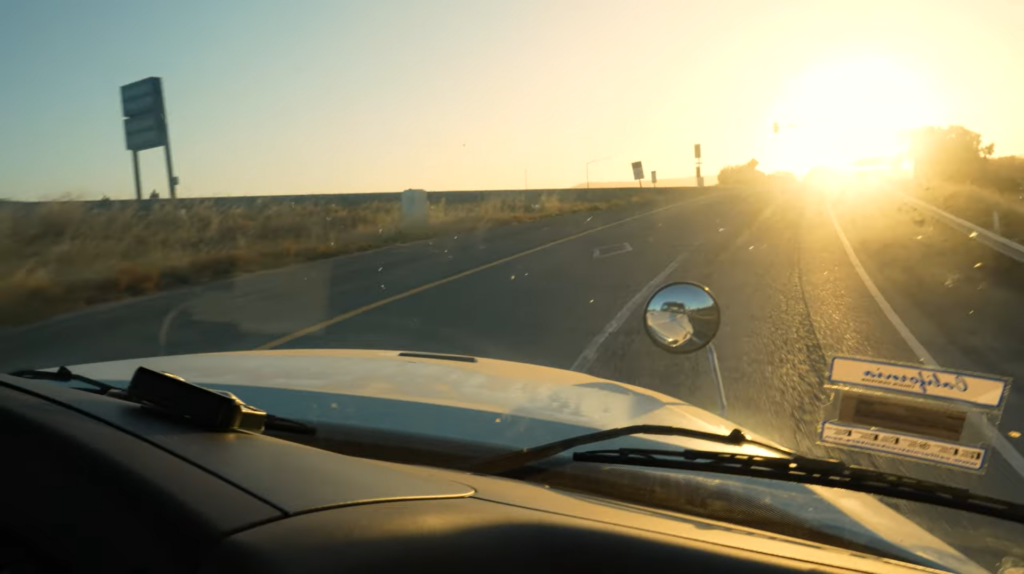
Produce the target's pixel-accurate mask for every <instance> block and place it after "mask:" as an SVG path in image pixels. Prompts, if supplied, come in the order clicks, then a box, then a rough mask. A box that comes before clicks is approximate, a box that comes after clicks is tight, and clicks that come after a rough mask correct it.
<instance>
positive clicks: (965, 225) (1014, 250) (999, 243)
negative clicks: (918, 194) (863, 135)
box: [902, 193, 1024, 263]
mask: <svg viewBox="0 0 1024 574" xmlns="http://www.w3.org/2000/svg"><path fill="white" fill-rule="evenodd" d="M902 195H903V199H905V200H906V201H907V202H909V203H911V204H913V205H915V206H917V207H920V208H921V209H923V210H925V211H927V212H928V213H930V214H932V215H934V216H936V217H937V218H938V219H939V220H940V221H942V222H943V223H945V224H946V225H949V226H950V227H953V228H954V229H959V230H960V231H963V232H964V233H967V234H968V235H971V236H972V237H974V238H975V239H977V240H978V241H979V242H981V243H983V244H985V245H987V246H988V247H990V248H992V249H995V250H996V251H998V252H1000V253H1002V254H1003V255H1006V256H1007V257H1010V258H1012V259H1016V260H1017V261H1020V262H1021V263H1024V245H1021V244H1020V243H1017V242H1016V241H1010V240H1009V239H1007V238H1005V237H1003V236H1002V235H998V234H996V233H993V232H991V231H989V230H988V229H985V228H984V227H980V226H978V225H975V224H973V223H971V222H969V221H967V220H964V219H961V218H959V217H957V216H955V215H953V214H951V213H946V212H945V211H942V210H941V209H939V208H937V207H935V206H934V205H931V204H929V203H927V202H925V201H921V200H920V199H917V198H915V197H911V196H909V195H907V194H905V193H904V194H902Z"/></svg>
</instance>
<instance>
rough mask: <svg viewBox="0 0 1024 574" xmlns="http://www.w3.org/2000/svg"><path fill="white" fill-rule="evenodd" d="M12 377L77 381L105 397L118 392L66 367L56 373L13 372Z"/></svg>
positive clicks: (63, 381) (64, 381) (61, 381)
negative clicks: (111, 392)
mask: <svg viewBox="0 0 1024 574" xmlns="http://www.w3.org/2000/svg"><path fill="white" fill-rule="evenodd" d="M10 375H11V376H12V377H20V378H22V379H35V380H42V381H55V382H58V383H70V382H73V381H77V382H79V383H85V384H87V385H91V386H92V387H94V388H95V389H96V390H95V391H94V392H96V393H98V394H101V395H105V394H107V393H109V392H110V391H114V390H119V389H118V388H117V387H115V386H114V385H108V384H107V383H104V382H101V381H97V380H96V379H90V378H89V377H86V376H84V375H79V374H77V373H72V372H71V369H69V368H67V367H60V368H59V369H57V370H56V371H38V370H33V369H27V370H23V371H14V372H13V373H10Z"/></svg>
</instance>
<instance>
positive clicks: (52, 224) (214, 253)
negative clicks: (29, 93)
mask: <svg viewBox="0 0 1024 574" xmlns="http://www.w3.org/2000/svg"><path fill="white" fill-rule="evenodd" d="M645 191H646V193H644V192H639V193H637V194H634V195H632V196H631V197H629V198H624V199H621V200H614V201H582V200H580V201H565V200H563V199H562V198H560V197H559V196H558V195H556V194H547V195H545V196H543V197H541V198H540V200H539V201H537V202H536V203H533V204H531V203H528V202H527V201H525V200H524V199H523V198H522V197H495V198H488V199H484V200H482V201H473V202H469V201H466V202H452V203H448V202H446V201H444V200H442V201H440V202H436V203H433V204H432V205H431V206H430V218H429V220H430V225H429V227H428V228H426V229H421V230H416V231H415V232H412V231H410V232H403V231H402V230H401V229H400V223H401V205H400V204H399V203H398V202H395V201H377V202H368V203H363V204H356V205H343V204H340V203H331V202H327V201H325V202H322V203H320V202H292V201H287V200H279V199H272V198H264V199H259V200H254V201H253V202H251V203H249V204H245V205H227V206H225V205H223V204H218V203H217V202H215V201H203V200H191V201H178V202H173V201H159V202H142V203H138V202H110V201H106V202H100V203H98V204H97V203H93V204H87V203H83V202H74V201H58V202H51V203H40V204H17V203H0V324H21V323H27V322H32V321H35V320H38V319H41V318H43V317H46V316H49V315H54V314H58V313H62V312H65V311H68V310H72V309H75V308H79V307H82V306H85V305H91V304H95V303H99V302H103V301H109V300H114V299H118V298H124V297H131V296H138V295H143V294H147V293H153V292H155V291H159V290H162V289H170V288H175V287H181V286H186V285H194V284H198V283H202V282H206V281H211V280H216V279H221V278H226V277H230V276H233V275H236V274H239V273H246V272H251V271H256V270H260V269H268V268H273V267H279V266H282V265H288V264H291V263H296V262H302V261H309V260H313V259H319V258H324V257H331V256H336V255H341V254H345V253H352V252H355V251H361V250H366V249H371V248H375V247H380V246H382V245H387V244H390V243H394V242H397V241H410V240H416V239H422V238H426V237H430V236H433V235H436V234H437V233H442V232H444V233H447V232H449V231H453V230H455V231H459V230H467V229H482V228H486V227H489V226H493V225H502V224H510V223H520V222H526V221H531V220H535V219H538V218H541V217H548V216H552V215H560V214H567V213H575V212H580V211H589V210H597V209H608V208H613V207H619V206H621V205H624V204H625V203H627V202H635V201H649V200H650V199H652V198H653V197H655V194H654V193H656V192H654V193H652V192H651V191H647V190H645Z"/></svg>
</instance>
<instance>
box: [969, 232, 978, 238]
mask: <svg viewBox="0 0 1024 574" xmlns="http://www.w3.org/2000/svg"><path fill="white" fill-rule="evenodd" d="M977 236H978V232H977V231H972V232H971V234H970V235H968V236H967V237H970V238H971V239H974V238H975V237H977Z"/></svg>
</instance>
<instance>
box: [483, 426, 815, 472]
mask: <svg viewBox="0 0 1024 574" xmlns="http://www.w3.org/2000/svg"><path fill="white" fill-rule="evenodd" d="M638 434H650V435H661V436H680V437H685V438H695V439H700V440H705V441H708V442H715V443H719V444H731V445H736V446H743V445H751V446H759V447H761V448H766V449H768V450H771V451H775V452H777V453H779V454H781V455H784V456H787V457H797V455H796V454H794V453H793V451H791V450H787V449H784V448H780V447H777V446H774V445H770V444H767V443H764V442H760V441H756V440H753V439H751V438H750V437H748V436H747V435H745V434H743V431H741V430H740V429H733V431H732V432H731V433H729V434H718V433H710V432H703V431H697V430H691V429H687V428H681V427H673V426H665V425H633V426H628V427H619V428H614V429H608V430H603V431H597V432H592V433H587V434H583V435H580V436H575V437H571V438H567V439H563V440H559V441H555V442H550V443H548V444H542V445H539V446H534V447H529V448H524V449H522V450H517V451H515V452H510V453H508V454H503V455H498V456H496V457H492V458H487V459H484V460H480V461H477V462H475V463H473V464H471V465H469V467H467V469H466V470H469V471H470V472H479V473H484V474H502V473H505V472H508V471H510V470H516V469H518V468H521V467H524V466H528V465H530V464H533V463H535V462H540V461H542V460H544V459H546V458H551V457H552V456H555V455H556V454H559V453H562V452H565V451H567V450H570V449H573V448H576V447H578V446H584V445H588V444H594V443H599V442H603V441H606V440H612V439H616V438H621V437H624V436H630V435H638Z"/></svg>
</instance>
